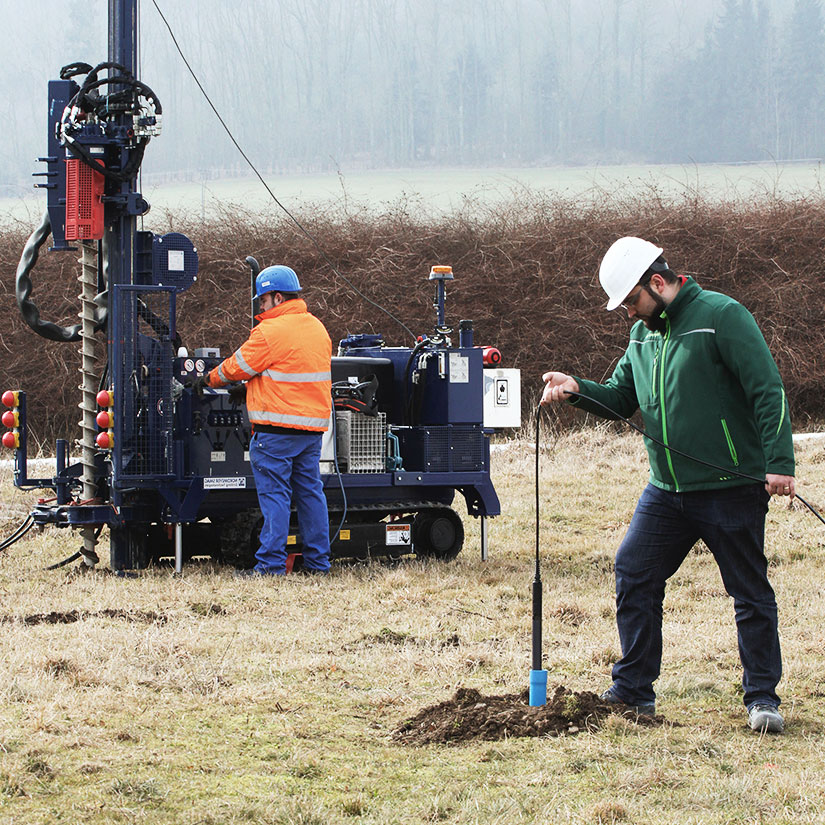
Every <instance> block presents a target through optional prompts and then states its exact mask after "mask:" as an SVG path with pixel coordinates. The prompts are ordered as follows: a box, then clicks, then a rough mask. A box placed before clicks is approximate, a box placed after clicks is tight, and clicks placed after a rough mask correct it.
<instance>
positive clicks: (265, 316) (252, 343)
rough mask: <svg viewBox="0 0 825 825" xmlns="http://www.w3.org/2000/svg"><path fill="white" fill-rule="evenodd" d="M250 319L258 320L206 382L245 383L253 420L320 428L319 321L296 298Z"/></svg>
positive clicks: (326, 342)
mask: <svg viewBox="0 0 825 825" xmlns="http://www.w3.org/2000/svg"><path fill="white" fill-rule="evenodd" d="M255 317H256V320H258V321H260V323H259V324H258V326H256V327H254V328H253V330H252V332H251V334H250V336H249V338H248V339H247V340H246V341H245V342H244V343H243V344H242V345H241V347H240V349H238V350H237V351H236V352H235V353H234V354H232V355H230V356H229V358H227V359H225V360H224V361H223V362H221V363H220V364H218V366H217V367H215V369H213V370H212V371H211V372H210V373H209V376H208V379H207V380H208V384H209V386H210V387H222V386H224V385H226V384H229V383H231V382H233V381H246V382H247V389H246V407H247V411H248V413H249V420H250V421H251V422H252V423H253V424H270V425H273V426H276V427H290V428H294V429H297V430H313V431H318V432H323V431H324V430H326V429H327V427H328V426H329V416H330V409H331V407H332V401H331V393H332V342H331V341H330V337H329V334H328V333H327V331H326V329H325V328H324V325H323V324H322V323H321V322H320V321H319V320H318V319H317V318H316V317H315V316H314V315H312V314H310V313H309V312H308V311H307V305H306V302H305V301H302V300H301V299H300V298H293V299H292V300H291V301H285V302H284V303H282V304H279V305H278V306H276V307H273V308H272V309H270V310H268V311H267V312H262V313H261V314H260V315H256V316H255Z"/></svg>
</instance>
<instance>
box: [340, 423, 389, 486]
mask: <svg viewBox="0 0 825 825" xmlns="http://www.w3.org/2000/svg"><path fill="white" fill-rule="evenodd" d="M335 429H336V436H337V441H336V443H337V445H338V467H339V469H340V470H341V472H342V473H383V472H384V471H385V470H386V465H387V415H386V413H378V415H376V416H371V415H364V414H363V413H359V412H352V411H350V410H339V411H336V413H335Z"/></svg>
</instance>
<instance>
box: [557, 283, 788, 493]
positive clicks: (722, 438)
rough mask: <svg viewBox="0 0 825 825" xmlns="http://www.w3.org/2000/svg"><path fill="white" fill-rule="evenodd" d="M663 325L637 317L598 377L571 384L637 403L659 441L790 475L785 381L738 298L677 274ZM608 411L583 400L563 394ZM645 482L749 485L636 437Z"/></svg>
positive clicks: (619, 407)
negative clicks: (645, 461)
mask: <svg viewBox="0 0 825 825" xmlns="http://www.w3.org/2000/svg"><path fill="white" fill-rule="evenodd" d="M663 315H664V317H665V320H666V324H667V326H666V329H665V331H664V332H652V331H651V330H649V329H648V328H647V327H646V326H645V325H644V323H643V322H642V321H637V322H636V323H635V324H634V325H633V328H632V329H631V331H630V343H629V344H628V347H627V350H626V351H625V354H624V355H623V356H622V358H621V360H620V361H619V363H618V364H617V365H616V369H615V370H614V371H613V375H611V376H610V378H609V379H608V380H607V382H606V383H604V384H598V383H596V382H595V381H587V380H585V379H582V378H578V377H576V381H578V383H579V389H580V391H581V392H582V393H583V394H584V395H588V396H590V397H592V398H594V399H596V400H597V401H600V402H601V403H602V404H606V405H607V406H608V407H610V408H611V409H612V410H614V411H615V412H617V413H619V414H620V415H622V416H624V417H625V418H628V417H630V416H631V415H632V414H633V413H634V412H635V411H636V410H637V409H639V410H641V414H642V420H643V421H644V426H645V431H646V432H647V433H649V434H650V435H652V436H654V437H655V438H658V439H659V440H660V441H663V442H664V443H665V444H667V445H668V447H673V448H674V449H676V450H681V451H683V452H685V453H688V454H689V455H692V456H696V458H700V459H703V460H704V461H709V462H711V463H713V464H716V465H719V466H720V467H724V468H726V469H727V468H730V469H731V470H735V471H737V472H740V473H745V474H747V475H750V476H756V477H757V478H760V479H762V478H765V474H766V473H776V474H778V475H793V474H794V455H793V440H792V438H791V422H790V417H789V414H788V402H787V399H786V398H785V388H784V387H783V385H782V379H781V378H780V377H779V370H778V369H777V368H776V364H775V363H774V360H773V357H772V356H771V353H770V350H769V349H768V345H767V344H766V343H765V339H764V338H763V337H762V333H761V332H760V331H759V327H758V326H757V325H756V321H755V320H754V318H753V316H752V315H751V314H750V312H748V310H746V309H745V307H743V306H742V305H741V304H740V303H738V302H737V301H734V300H733V298H729V297H728V296H727V295H722V294H720V293H718V292H710V291H707V290H704V289H702V288H701V287H700V286H699V285H698V284H697V283H696V281H694V280H693V279H692V278H688V279H686V281H685V283H684V285H683V286H682V288H681V289H680V290H679V292H678V293H677V295H676V297H675V298H674V299H673V301H671V303H670V304H669V305H668V306H667V307H666V309H665V312H664V313H663ZM571 403H573V404H574V405H576V406H577V407H579V408H581V409H585V410H587V411H589V412H593V413H595V414H597V415H600V416H602V417H604V418H610V417H611V416H609V415H608V414H607V413H606V412H605V410H603V409H602V408H600V407H598V406H597V405H595V404H590V403H588V402H587V401H586V400H585V399H573V401H572V402H571ZM645 443H646V445H647V452H648V455H649V457H650V482H651V484H654V485H655V486H656V487H661V488H662V489H663V490H670V491H672V492H682V491H688V490H713V489H718V488H722V487H733V486H736V485H741V484H750V483H752V482H750V481H748V480H747V479H743V478H739V477H737V476H734V475H729V474H728V473H727V472H724V471H719V470H714V469H711V468H710V467H706V466H704V465H702V464H697V463H696V462H695V461H691V460H690V459H688V458H684V457H683V456H679V455H676V454H675V453H674V452H673V451H672V450H666V449H665V448H664V447H660V446H659V445H658V444H654V443H653V442H652V441H650V440H649V439H645Z"/></svg>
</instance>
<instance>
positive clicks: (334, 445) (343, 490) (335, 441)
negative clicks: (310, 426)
mask: <svg viewBox="0 0 825 825" xmlns="http://www.w3.org/2000/svg"><path fill="white" fill-rule="evenodd" d="M331 418H332V422H331V423H332V464H333V466H334V467H335V475H337V476H338V485H339V486H340V488H341V498H342V499H343V502H344V511H343V513H342V514H341V523H340V524H339V525H338V529H337V530H336V531H335V535H334V536H333V537H332V538H331V539H330V540H329V543H330V546H331V545H332V543H333V542H334V541H335V540H336V539H337V538H338V536H340V535H341V530H342V529H343V527H344V522H345V521H346V520H347V491H346V488H345V487H344V477H343V476H342V475H341V470H340V468H339V467H338V419H337V418H336V417H335V406H334V405H333V407H332V413H331ZM330 555H331V554H330Z"/></svg>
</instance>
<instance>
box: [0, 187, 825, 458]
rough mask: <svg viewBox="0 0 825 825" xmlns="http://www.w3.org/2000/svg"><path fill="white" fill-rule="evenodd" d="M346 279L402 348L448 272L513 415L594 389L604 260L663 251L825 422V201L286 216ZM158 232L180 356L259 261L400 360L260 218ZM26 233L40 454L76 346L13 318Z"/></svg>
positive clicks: (604, 362)
mask: <svg viewBox="0 0 825 825" xmlns="http://www.w3.org/2000/svg"><path fill="white" fill-rule="evenodd" d="M299 218H300V220H301V221H302V223H303V224H304V225H305V226H306V228H307V229H308V230H309V231H310V232H311V233H312V234H313V235H315V236H316V237H317V238H318V240H319V243H320V245H321V247H322V248H323V249H324V251H325V252H326V254H327V255H328V256H329V258H330V259H331V260H332V261H333V262H334V263H335V265H336V267H337V268H338V270H339V271H340V272H341V274H342V275H343V276H344V277H346V278H347V279H348V280H349V281H351V282H352V284H353V285H355V287H357V288H358V289H359V290H360V291H361V292H362V293H364V294H365V295H367V296H369V298H370V299H371V300H373V301H375V302H377V303H380V304H381V305H383V306H384V307H386V308H387V309H388V310H390V311H391V312H392V313H393V314H394V315H396V316H397V317H398V318H400V319H401V320H402V321H403V322H404V323H405V324H406V325H407V326H408V327H409V328H410V329H411V330H412V331H413V332H415V333H416V334H417V333H421V332H427V331H429V330H431V329H432V326H433V324H434V313H433V309H432V298H433V289H432V287H431V285H430V284H429V283H427V275H428V273H429V268H430V266H431V265H432V264H434V263H448V264H451V265H452V266H453V268H454V271H455V275H456V279H455V281H453V282H451V283H450V284H449V285H448V287H449V291H448V305H447V309H448V320H449V321H450V322H451V323H453V325H456V326H457V322H458V320H459V319H461V318H471V319H473V320H474V321H475V329H476V343H479V344H493V345H496V346H499V347H500V348H501V350H502V353H503V357H504V363H505V365H506V366H516V367H520V368H521V369H522V371H523V377H524V381H525V392H524V393H523V396H524V401H525V409H527V408H529V406H530V405H532V404H533V403H534V402H535V401H536V399H537V396H538V392H539V383H540V375H541V373H542V371H543V370H545V369H547V368H550V367H555V368H559V369H564V370H567V371H571V372H574V373H576V374H581V375H586V376H589V377H594V378H597V379H601V378H603V377H605V376H606V375H608V374H609V372H610V370H611V368H612V366H613V364H614V363H615V361H616V360H617V359H618V357H619V356H620V354H621V353H622V351H623V350H624V346H625V342H626V337H627V322H626V319H625V318H623V317H622V314H621V313H618V312H617V313H607V312H604V311H603V303H604V297H603V295H602V293H601V291H600V289H599V287H598V281H597V277H596V273H597V269H598V263H599V260H600V258H601V256H602V255H603V254H604V251H605V250H606V249H607V247H608V246H609V244H610V243H611V242H612V241H613V240H615V239H616V238H617V237H619V236H621V235H625V234H635V235H641V236H643V237H646V238H649V239H650V240H653V241H656V242H657V243H659V244H660V245H661V246H663V247H664V249H665V250H666V253H667V257H668V259H669V261H670V262H671V264H672V266H673V267H674V268H675V269H676V271H678V272H680V273H685V274H689V275H693V276H694V277H696V278H697V280H698V281H699V282H700V284H701V285H702V286H704V287H707V288H710V289H719V290H722V291H724V292H727V293H729V294H730V295H732V296H733V297H735V298H737V299H738V300H741V301H742V302H743V303H744V304H745V305H746V306H747V307H748V308H749V309H751V310H752V311H753V313H754V314H755V316H756V318H757V320H758V321H759V324H760V326H761V328H762V330H763V332H764V334H765V337H766V339H767V341H768V344H769V345H770V347H771V350H772V351H773V353H774V356H775V357H776V360H777V362H778V364H779V367H780V370H781V372H782V375H783V378H784V380H785V383H786V387H787V390H788V396H789V398H790V401H791V406H792V413H793V415H794V418H795V420H796V421H797V422H798V423H799V424H802V423H805V422H807V421H809V420H815V421H821V420H823V419H825V407H823V400H822V399H823V398H825V374H824V373H823V372H822V370H821V369H819V367H818V362H819V354H820V353H821V352H823V351H824V350H825V288H823V279H822V274H821V273H822V261H823V259H824V258H825V201H823V200H822V199H814V198H808V199H806V198H798V199H796V200H794V201H793V202H789V201H784V200H781V199H779V198H771V197H770V196H765V197H764V198H761V199H759V200H754V201H749V202H728V203H718V202H711V201H708V200H705V199H704V198H702V197H701V196H700V195H699V194H697V193H695V192H686V193H685V194H684V195H683V196H682V197H679V198H673V197H667V198H666V197H665V196H663V195H661V193H659V192H658V191H657V190H656V189H655V188H651V189H650V190H648V191H647V192H645V193H644V194H643V195H639V196H636V197H631V198H620V197H618V196H612V195H607V194H605V195H604V196H603V197H601V198H598V197H596V198H595V199H593V197H591V199H589V200H588V201H586V202H585V201H581V202H580V201H575V200H566V199H564V198H561V197H552V196H548V195H546V194H539V193H533V192H530V191H529V190H524V191H522V192H520V196H519V200H518V201H514V202H512V203H510V205H509V206H501V205H496V206H490V205H488V204H484V203H480V202H473V201H467V202H466V203H465V204H464V206H463V208H462V209H460V210H459V211H457V212H455V213H452V214H449V215H438V216H432V215H428V214H426V213H425V212H424V211H422V205H421V204H420V203H418V202H416V201H409V200H401V201H398V202H397V203H396V204H395V205H394V206H391V207H387V208H386V209H385V211H384V212H382V213H379V214H375V213H374V212H368V211H367V210H365V209H353V208H351V207H348V206H341V205H339V206H335V207H330V206H326V205H324V206H317V207H308V208H307V209H305V210H304V211H302V212H301V214H300V215H299ZM152 220H153V224H152V225H151V228H152V229H153V231H155V232H157V233H162V232H165V231H170V230H176V231H182V232H184V233H186V234H187V235H189V236H190V237H191V238H192V239H193V241H194V242H195V244H196V246H197V247H198V250H199V255H200V278H199V281H198V283H197V284H196V285H195V286H194V287H193V288H192V289H190V290H189V291H188V292H186V293H185V294H184V295H182V296H181V299H180V305H179V306H180V312H179V326H180V330H181V332H182V334H183V338H184V341H185V343H186V344H187V345H188V346H189V347H190V349H191V348H194V347H198V346H220V347H221V348H222V351H223V352H229V351H230V350H231V349H233V348H234V347H236V346H237V345H238V343H239V342H240V341H241V340H242V338H243V336H244V333H245V330H246V329H247V320H248V313H249V301H248V291H247V290H248V284H249V274H248V269H247V267H246V265H245V264H244V263H243V260H244V258H245V257H246V256H247V255H250V254H251V255H254V256H255V257H256V258H258V260H259V261H260V262H261V263H262V264H264V265H266V264H270V263H274V262H286V263H289V264H290V265H292V266H293V267H294V268H295V269H296V270H297V271H298V272H299V274H300V276H301V279H302V282H303V283H304V284H305V286H306V288H307V297H308V300H309V304H310V306H311V308H312V309H313V311H315V312H316V313H317V314H318V315H319V316H320V317H321V318H322V319H323V321H324V322H325V323H326V325H327V326H328V328H329V330H330V333H331V335H332V337H333V339H334V340H337V339H340V338H343V337H344V336H345V335H347V334H351V333H357V332H383V334H384V336H385V339H386V340H387V341H388V343H391V344H395V345H398V344H403V343H409V340H410V339H409V336H408V335H407V333H405V332H404V330H403V329H402V328H401V327H400V326H399V325H398V324H396V323H395V321H393V320H392V319H390V318H389V317H387V316H386V315H385V314H383V313H382V312H381V311H379V310H378V309H376V308H375V307H374V306H372V305H370V304H369V303H368V302H367V301H365V300H364V299H363V298H362V297H361V296H359V295H358V294H357V293H356V292H355V291H354V290H353V289H352V288H351V287H350V286H349V285H348V284H347V283H345V282H344V281H343V280H341V279H339V278H338V277H336V276H335V275H334V273H333V272H332V271H331V269H330V268H329V267H328V266H327V265H326V263H325V262H324V261H323V259H322V257H321V255H320V254H319V253H318V251H317V249H316V248H315V247H314V245H313V244H312V243H311V242H310V241H309V240H307V238H306V237H304V236H303V235H301V234H300V233H299V232H297V230H296V229H295V228H294V226H292V225H291V224H290V223H289V222H288V221H287V220H286V219H285V218H283V217H282V216H280V215H279V214H276V212H275V211H270V212H267V213H264V214H261V213H256V214H251V213H249V214H245V213H243V211H240V210H238V209H237V208H234V209H233V210H232V211H227V212H226V213H225V214H223V215H220V216H219V217H218V218H216V219H213V220H211V221H210V222H208V223H205V224H204V223H201V222H199V221H195V220H193V219H190V218H187V216H185V215H180V214H178V215H176V214H166V215H159V216H157V215H155V216H153V217H152ZM29 230H30V227H28V226H23V225H20V224H8V225H6V226H4V227H2V228H0V267H2V271H3V272H4V273H5V275H4V277H3V278H2V281H0V312H1V313H2V317H3V318H4V319H5V321H6V323H5V324H4V327H3V329H2V330H0V352H2V353H3V356H4V357H3V360H2V364H1V365H0V386H2V387H3V388H6V387H11V386H15V387H22V388H25V389H27V390H28V391H29V392H30V394H31V396H30V398H31V414H30V421H31V425H32V429H33V432H34V436H35V438H36V439H38V440H39V441H49V442H50V441H51V440H52V439H53V438H54V437H56V436H58V435H59V436H66V434H67V433H70V432H72V430H73V428H74V426H75V422H76V421H77V413H76V411H75V407H76V405H77V390H76V385H77V364H78V356H77V354H76V352H75V349H76V348H75V347H74V346H72V345H68V344H55V343H51V342H48V341H45V340H43V339H41V338H39V337H37V336H36V335H34V334H33V333H32V332H31V331H30V330H29V329H28V328H27V327H24V326H23V325H22V321H21V319H20V317H19V313H18V312H17V309H16V306H15V302H14V285H13V273H14V271H15V268H16V265H17V260H18V258H19V255H20V251H21V250H22V247H23V243H24V241H25V237H26V235H27V234H28V231H29ZM74 257H75V256H74V255H72V254H58V253H46V252H44V253H43V255H42V256H41V263H40V265H39V266H38V269H37V270H36V271H35V273H34V276H33V280H34V281H35V293H34V297H35V300H36V301H37V302H38V304H39V306H40V308H41V310H42V314H43V317H44V318H48V319H50V320H56V321H60V322H61V323H74V322H76V318H75V315H76V312H77V300H76V298H75V296H76V294H77V283H76V270H77V265H76V264H75V262H74Z"/></svg>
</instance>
